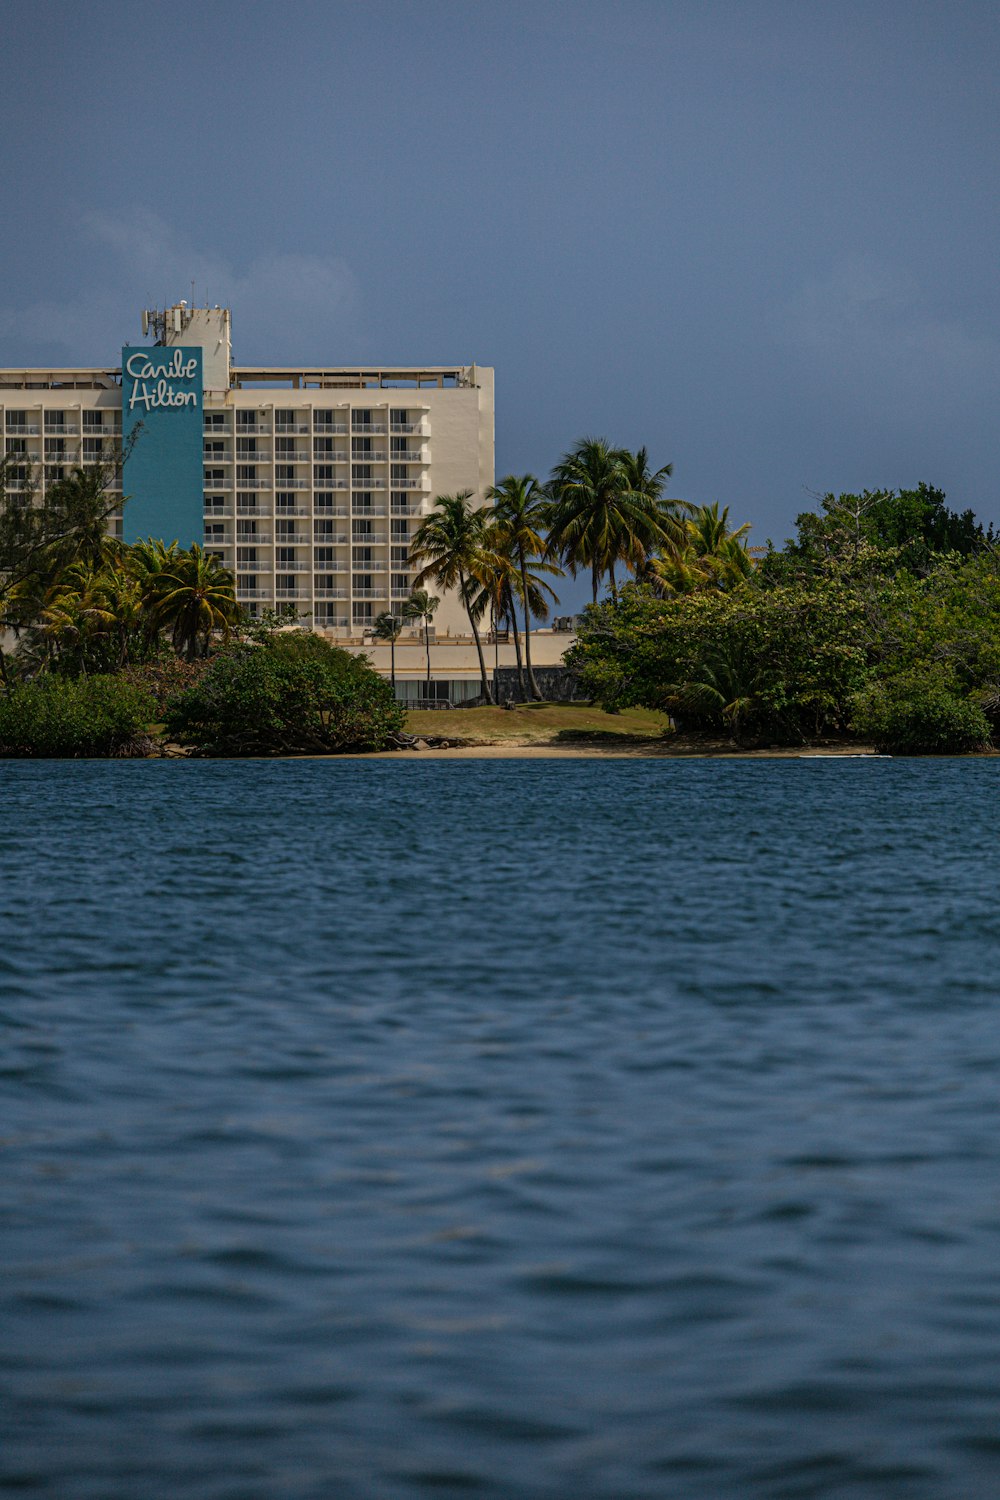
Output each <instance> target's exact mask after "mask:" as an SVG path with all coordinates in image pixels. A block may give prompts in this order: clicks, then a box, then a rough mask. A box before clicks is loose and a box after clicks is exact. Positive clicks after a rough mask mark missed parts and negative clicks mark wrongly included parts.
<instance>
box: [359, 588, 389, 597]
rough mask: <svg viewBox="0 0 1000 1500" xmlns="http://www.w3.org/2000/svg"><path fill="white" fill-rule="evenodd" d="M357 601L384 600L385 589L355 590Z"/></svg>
mask: <svg viewBox="0 0 1000 1500" xmlns="http://www.w3.org/2000/svg"><path fill="white" fill-rule="evenodd" d="M352 593H353V595H354V598H355V599H384V598H385V589H384V588H381V589H353V590H352Z"/></svg>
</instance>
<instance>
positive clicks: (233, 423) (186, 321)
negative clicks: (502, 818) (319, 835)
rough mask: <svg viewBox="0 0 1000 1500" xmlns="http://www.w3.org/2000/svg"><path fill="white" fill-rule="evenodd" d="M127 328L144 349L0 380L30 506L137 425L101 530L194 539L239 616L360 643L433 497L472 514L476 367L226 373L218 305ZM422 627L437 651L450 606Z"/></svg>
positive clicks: (225, 319) (156, 315) (457, 623)
mask: <svg viewBox="0 0 1000 1500" xmlns="http://www.w3.org/2000/svg"><path fill="white" fill-rule="evenodd" d="M143 331H144V332H145V333H147V335H148V336H151V337H152V339H153V340H155V342H153V343H145V344H142V345H138V346H135V347H128V346H126V348H125V349H123V350H122V362H121V364H120V365H118V366H109V367H107V368H103V369H59V370H57V369H52V370H28V369H0V427H2V430H3V436H4V443H5V450H6V452H7V453H8V454H10V453H14V454H17V455H23V457H24V465H25V469H27V468H28V466H31V467H33V468H34V469H35V472H36V473H37V475H38V478H39V480H40V487H41V496H42V499H43V501H44V492H45V487H46V486H48V485H51V484H52V483H53V482H54V481H56V480H57V479H59V478H61V477H63V475H64V474H66V473H67V472H68V470H70V469H71V468H73V467H74V466H76V465H78V464H81V465H83V466H87V465H89V464H97V463H100V462H101V460H102V459H103V458H106V456H107V454H108V453H109V452H113V451H114V450H115V448H116V447H117V445H119V444H120V443H121V442H122V438H123V435H124V437H125V439H128V437H129V434H130V431H131V430H132V428H133V427H134V425H135V423H136V422H137V421H141V422H142V424H143V426H142V430H141V431H140V432H139V434H138V436H137V438H136V440H135V444H134V447H133V448H132V450H131V453H130V456H129V458H128V459H127V461H126V464H125V470H124V481H123V484H124V491H125V494H126V495H127V496H129V497H130V498H129V500H128V504H127V505H126V506H125V508H124V518H123V520H122V519H119V520H118V521H117V522H116V524H117V527H118V530H119V531H120V532H123V534H124V536H125V537H126V539H128V540H135V539H136V538H138V537H147V536H154V537H162V538H163V540H165V541H172V540H173V539H174V538H176V539H177V540H179V541H180V542H181V543H182V545H185V546H188V545H190V544H191V543H192V542H194V541H202V540H203V541H204V544H205V546H206V548H208V549H210V550H211V551H213V552H215V553H216V554H217V555H218V556H219V558H221V560H222V561H223V562H224V563H225V565H226V566H227V567H228V568H230V569H231V570H232V571H233V572H234V574H235V576H236V588H237V596H238V598H239V599H240V600H241V601H242V602H243V603H244V604H245V605H246V607H247V608H248V609H249V610H251V611H253V612H260V611H261V610H262V609H264V608H267V607H272V606H273V607H275V608H279V607H281V606H282V605H292V606H294V608H295V609H296V610H297V611H298V614H299V616H300V619H301V622H302V623H307V624H309V625H311V626H313V628H315V629H317V630H320V631H323V632H324V633H329V634H330V636H331V638H333V639H335V640H341V641H344V642H345V643H346V642H350V641H356V642H360V640H361V638H362V637H363V634H364V632H365V629H366V627H368V626H369V625H370V624H371V622H372V620H373V619H374V618H375V616H377V615H379V614H380V613H382V611H384V610H388V609H391V608H393V606H395V607H396V609H397V610H398V608H399V606H400V605H401V603H402V601H403V600H405V599H406V598H407V597H408V596H409V594H410V592H411V589H412V587H413V581H414V575H415V570H414V568H413V567H412V566H411V561H410V551H409V547H410V539H411V538H412V536H413V533H414V531H415V529H416V527H417V526H418V525H419V524H420V519H421V517H422V516H424V515H426V514H427V513H428V512H429V510H430V509H431V508H432V504H433V501H434V498H435V496H437V495H441V494H451V493H454V492H455V491H457V490H471V491H472V492H473V496H474V498H475V499H476V500H478V501H479V502H480V503H482V501H483V498H484V496H485V494H486V492H487V490H488V488H489V487H490V485H492V484H493V482H494V457H493V371H492V370H491V369H488V368H483V367H482V366H478V365H474V364H472V365H450V366H447V367H437V366H434V367H415V366H378V367H352V368H342V367H337V366H327V367H323V368H318V369H317V368H304V367H301V366H299V367H295V368H277V367H273V366H257V365H255V366H247V365H238V364H234V363H233V361H232V353H231V339H230V313H229V310H228V309H227V308H218V307H216V308H189V307H187V306H186V304H184V303H183V302H182V303H179V304H178V305H176V306H174V307H170V308H167V309H166V310H165V311H162V312H159V311H157V312H152V313H146V314H144V315H143ZM119 515H121V513H119ZM434 625H435V638H436V639H437V640H441V638H442V637H445V638H448V637H451V638H453V639H455V638H458V637H462V636H464V635H465V634H466V633H467V630H468V624H467V620H466V616H465V613H464V610H463V609H462V607H461V605H460V603H459V601H458V600H457V599H456V598H455V597H454V596H451V597H444V598H442V600H441V605H440V608H439V610H438V613H437V616H436V617H435V621H434ZM456 644H457V639H456ZM410 655H413V656H414V661H413V673H414V675H415V674H416V672H417V670H418V663H417V662H416V660H415V652H414V650H413V648H411V651H410V652H409V653H404V656H410ZM455 664H456V666H457V658H456V662H455ZM380 665H381V663H380ZM403 670H404V676H405V675H406V672H407V671H408V670H409V669H407V668H405V667H404V669H403ZM435 675H438V674H435ZM461 675H463V676H464V675H466V674H465V673H464V671H463V673H462V674H461ZM472 675H474V673H472V672H470V673H469V676H470V677H471V676H472Z"/></svg>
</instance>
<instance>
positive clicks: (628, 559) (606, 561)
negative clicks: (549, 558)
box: [548, 438, 664, 604]
mask: <svg viewBox="0 0 1000 1500" xmlns="http://www.w3.org/2000/svg"><path fill="white" fill-rule="evenodd" d="M632 472H633V471H632V468H631V467H630V465H629V464H628V463H627V462H626V458H625V453H624V450H622V449H621V448H612V447H611V445H610V444H609V443H608V441H607V439H606V438H583V439H582V440H581V441H580V442H579V443H577V445H576V447H575V448H573V449H571V450H570V452H569V453H567V454H565V455H564V457H563V458H562V460H561V461H560V462H559V463H558V464H557V465H556V467H555V468H554V469H553V471H552V477H551V479H550V481H549V493H550V495H551V497H552V502H553V504H552V510H551V514H550V523H549V540H548V551H549V553H550V555H557V556H560V557H561V558H562V559H563V561H564V562H565V563H566V564H567V565H568V567H569V570H570V572H571V573H572V574H573V575H574V577H575V576H576V572H577V568H578V567H580V566H584V567H589V568H590V574H591V584H592V587H593V595H594V603H595V604H596V603H597V594H598V588H599V586H600V581H601V579H602V577H603V576H604V574H605V573H606V574H607V575H608V582H609V584H610V586H611V593H612V597H613V598H616V597H617V586H616V582H615V566H616V564H617V563H619V562H622V563H625V564H626V565H628V566H631V567H637V566H639V565H640V564H641V563H642V561H643V559H644V558H645V557H646V555H647V553H648V552H650V551H651V550H652V549H653V548H654V547H655V546H656V545H657V544H658V543H659V542H660V541H661V539H662V538H663V537H664V518H663V516H662V514H661V507H660V502H659V499H658V498H654V497H653V495H652V494H650V493H649V492H648V488H647V490H643V489H633V488H631V486H630V477H632ZM657 472H658V473H660V474H662V473H663V470H658V471H657ZM647 477H653V478H655V476H648V475H647Z"/></svg>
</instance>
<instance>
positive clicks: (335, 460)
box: [313, 448, 348, 464]
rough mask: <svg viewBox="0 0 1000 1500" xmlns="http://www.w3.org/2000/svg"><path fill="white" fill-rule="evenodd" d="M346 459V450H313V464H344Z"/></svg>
mask: <svg viewBox="0 0 1000 1500" xmlns="http://www.w3.org/2000/svg"><path fill="white" fill-rule="evenodd" d="M347 458H348V454H347V449H346V448H330V449H323V448H314V449H313V463H314V464H346V462H347Z"/></svg>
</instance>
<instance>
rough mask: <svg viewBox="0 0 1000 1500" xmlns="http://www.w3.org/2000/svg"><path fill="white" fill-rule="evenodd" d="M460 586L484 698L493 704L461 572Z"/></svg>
mask: <svg viewBox="0 0 1000 1500" xmlns="http://www.w3.org/2000/svg"><path fill="white" fill-rule="evenodd" d="M458 586H459V589H460V590H461V594H462V601H463V603H464V604H465V612H466V614H467V615H468V617H469V624H470V625H471V626H472V637H473V640H474V641H475V643H476V655H477V656H478V657H479V675H480V677H481V678H482V680H483V697H484V698H485V699H486V701H487V703H493V702H495V699H494V697H493V693H492V691H491V690H490V680H489V678H488V677H487V675H486V658H485V656H484V655H483V643H482V641H481V640H480V639H479V626H478V625H477V624H476V617H475V615H474V614H473V613H472V605H471V603H470V602H469V595H468V590H467V589H466V586H465V574H464V573H463V572H461V571H459V575H458Z"/></svg>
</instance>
